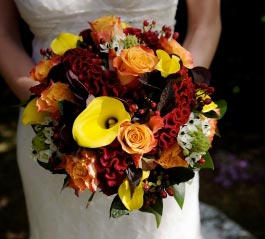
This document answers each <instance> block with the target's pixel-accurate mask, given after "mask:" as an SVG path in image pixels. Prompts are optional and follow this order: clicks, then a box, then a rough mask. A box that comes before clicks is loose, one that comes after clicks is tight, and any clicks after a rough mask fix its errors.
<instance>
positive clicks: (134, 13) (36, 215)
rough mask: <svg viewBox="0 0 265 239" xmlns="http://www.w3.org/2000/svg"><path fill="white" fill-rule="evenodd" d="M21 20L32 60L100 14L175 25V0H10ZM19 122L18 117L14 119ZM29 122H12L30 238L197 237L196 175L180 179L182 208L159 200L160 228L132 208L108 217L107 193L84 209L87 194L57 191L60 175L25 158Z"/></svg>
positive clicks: (28, 153) (30, 133)
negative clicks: (30, 41) (190, 179)
mask: <svg viewBox="0 0 265 239" xmlns="http://www.w3.org/2000/svg"><path fill="white" fill-rule="evenodd" d="M16 3H17V6H18V9H19V11H20V13H21V16H22V18H23V19H24V20H25V21H26V22H27V23H28V25H29V26H30V29H31V31H32V32H33V33H34V35H35V38H34V41H33V59H34V60H35V61H36V62H37V61H38V60H39V59H40V58H41V56H40V53H39V50H40V48H43V47H45V48H46V47H49V43H50V41H51V39H53V38H54V37H55V36H56V35H57V34H58V33H59V32H62V31H69V32H73V33H76V34H77V33H79V32H80V31H81V30H83V29H85V28H88V23H87V22H88V21H91V20H95V19H96V18H98V17H99V16H103V15H119V16H121V17H122V19H123V20H124V21H125V22H130V23H131V24H132V25H135V26H139V27H141V26H142V21H143V20H145V19H148V20H150V21H152V20H156V22H157V29H160V28H161V27H162V25H164V24H166V25H172V26H174V24H175V14H176V9H177V3H178V0H165V1H162V0H109V1H108V0H16ZM19 120H20V119H19ZM32 136H33V131H32V129H31V127H30V126H26V127H25V126H22V125H21V124H20V121H19V123H18V132H17V154H18V163H19V168H20V172H21V177H22V181H23V186H24V192H25V197H26V203H27V209H28V215H29V222H30V238H31V239H147V238H151V239H200V238H201V235H200V216H199V200H198V189H199V182H198V174H197V173H196V176H195V178H194V179H193V182H192V183H191V184H188V183H186V197H185V203H184V208H183V209H182V210H181V209H180V208H179V206H178V204H177V203H176V201H175V200H174V198H173V197H168V198H167V199H166V200H164V211H163V217H162V221H161V224H160V227H159V228H158V229H157V228H156V222H155V218H154V216H153V215H152V214H149V213H141V212H139V211H134V212H132V213H131V214H130V216H123V217H121V218H119V219H114V218H109V208H110V205H111V201H112V199H113V197H106V196H105V195H102V194H101V193H97V194H96V195H95V197H94V199H93V201H92V203H91V204H90V205H89V207H88V208H86V204H87V200H88V198H89V196H90V192H89V191H88V190H87V191H84V192H83V193H81V194H80V196H79V197H77V196H75V194H74V191H73V190H72V189H69V188H66V189H64V190H61V188H62V185H63V180H64V177H65V176H64V175H52V174H51V173H50V172H49V171H47V170H45V169H43V168H42V167H40V166H39V165H38V163H37V162H36V161H34V160H33V159H32V157H31V139H32Z"/></svg>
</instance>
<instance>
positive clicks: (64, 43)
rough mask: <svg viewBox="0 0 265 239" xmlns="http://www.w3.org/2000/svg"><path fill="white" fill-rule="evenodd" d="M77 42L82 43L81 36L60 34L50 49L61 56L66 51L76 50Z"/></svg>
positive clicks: (66, 33)
mask: <svg viewBox="0 0 265 239" xmlns="http://www.w3.org/2000/svg"><path fill="white" fill-rule="evenodd" d="M78 41H83V38H82V36H78V35H75V34H72V33H68V32H62V33H60V34H59V35H58V36H57V37H56V38H55V39H54V40H53V41H52V42H51V49H52V51H53V52H54V53H55V54H57V55H63V54H64V53H65V52H66V51H67V50H69V49H73V48H76V45H77V42H78Z"/></svg>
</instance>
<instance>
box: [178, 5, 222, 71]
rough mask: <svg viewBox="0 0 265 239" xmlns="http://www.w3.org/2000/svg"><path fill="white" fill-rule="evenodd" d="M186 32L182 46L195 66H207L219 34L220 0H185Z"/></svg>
mask: <svg viewBox="0 0 265 239" xmlns="http://www.w3.org/2000/svg"><path fill="white" fill-rule="evenodd" d="M186 2H187V15H188V19H187V34H186V38H185V40H184V42H183V46H184V47H185V48H186V49H188V50H189V51H190V52H191V53H192V55H193V59H194V65H195V66H204V67H206V68H209V67H210V65H211V63H212V60H213V57H214V55H215V52H216V49H217V46H218V43H219V38H220V35H221V29H222V23H221V5H220V0H200V1H198V0H186Z"/></svg>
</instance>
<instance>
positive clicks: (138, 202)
mask: <svg viewBox="0 0 265 239" xmlns="http://www.w3.org/2000/svg"><path fill="white" fill-rule="evenodd" d="M149 174H150V171H143V175H142V179H141V182H140V183H139V185H138V186H137V187H136V188H135V190H134V193H133V195H132V193H131V190H130V186H129V180H128V179H127V178H126V179H125V180H124V181H123V183H122V184H121V185H120V187H119V189H118V194H119V197H120V199H121V201H122V203H123V205H124V206H125V207H126V208H127V209H128V210H129V211H132V210H137V209H140V208H141V207H142V206H143V203H144V197H143V196H144V189H143V180H144V179H146V178H148V177H149Z"/></svg>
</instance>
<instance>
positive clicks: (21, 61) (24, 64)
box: [0, 37, 36, 101]
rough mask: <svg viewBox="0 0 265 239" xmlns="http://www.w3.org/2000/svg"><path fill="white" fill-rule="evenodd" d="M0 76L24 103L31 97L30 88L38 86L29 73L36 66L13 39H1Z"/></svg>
mask: <svg viewBox="0 0 265 239" xmlns="http://www.w3.org/2000/svg"><path fill="white" fill-rule="evenodd" d="M0 46H1V54H0V74H1V77H2V78H3V79H4V80H5V81H6V83H7V84H8V86H9V87H10V89H11V90H12V91H13V93H14V95H15V96H17V97H18V99H20V100H22V101H24V100H26V99H27V98H28V97H29V87H30V86H32V85H33V84H36V83H35V82H34V81H33V80H31V79H29V72H30V70H31V69H32V67H33V66H34V64H33V61H32V60H31V58H30V56H28V55H27V53H26V52H25V50H24V49H23V47H22V46H20V45H19V44H15V43H13V42H12V39H10V40H9V39H7V37H1V40H0Z"/></svg>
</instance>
